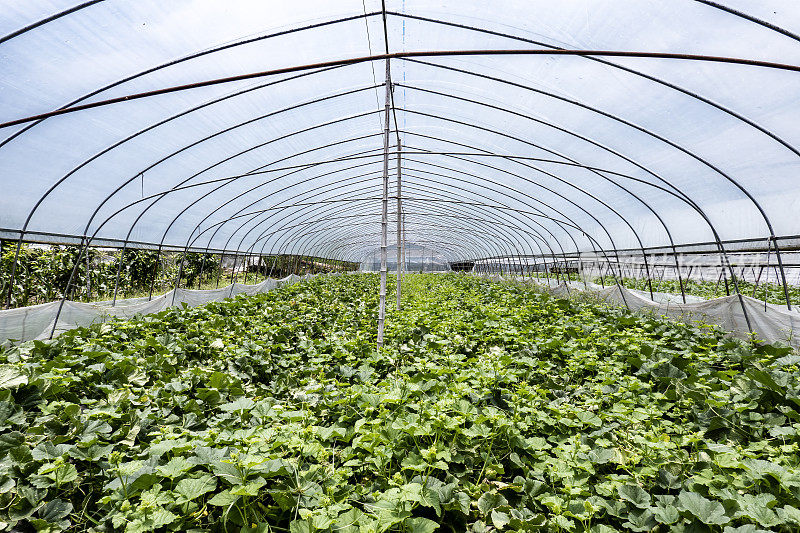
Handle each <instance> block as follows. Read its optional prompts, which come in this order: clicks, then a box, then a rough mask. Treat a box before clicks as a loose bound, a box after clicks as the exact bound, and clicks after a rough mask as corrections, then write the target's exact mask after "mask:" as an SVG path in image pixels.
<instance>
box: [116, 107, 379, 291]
mask: <svg viewBox="0 0 800 533" xmlns="http://www.w3.org/2000/svg"><path fill="white" fill-rule="evenodd" d="M374 113H376V111H370V112H367V113H361V114H358V115H351V116H347V117H344V118H342V119H337V120H334V121H329V122H324V123H321V124H317V125H315V126H312V127H310V128H305V129H303V130H299V131H297V132H293V133H290V134H286V135H282V136H280V137H276V138H273V139H270V140H269V141H266V142H264V143H259V144H258V145H256V146H254V147H250V148H247V149H246V150H243V151H240V152H238V153H237V154H234V155H232V156H230V157H228V158H225V159H223V160H220V161H218V162H216V163H214V164H212V165H210V166H207V167H205V168H204V169H203V170H201V171H199V172H195V173H194V174H192V175H191V176H190V177H188V178H186V179H184V180H183V181H181V182H179V183H178V184H177V185H175V186H173V188H175V187H180V186H181V185H183V184H185V183H188V182H189V181H191V180H192V179H194V178H196V177H197V176H199V175H200V174H203V173H204V172H207V171H208V170H210V169H212V168H214V167H216V166H218V165H220V164H222V163H224V162H227V161H230V160H232V159H233V158H235V157H238V156H239V155H242V154H245V153H248V152H250V151H253V150H255V149H258V148H262V147H264V146H266V145H268V144H271V143H272V142H277V141H280V140H284V139H286V138H289V137H292V136H293V135H296V134H297V133H305V132H307V131H312V130H314V129H316V128H318V127H324V126H330V125H334V124H338V123H341V122H345V121H347V120H352V119H355V118H363V117H365V116H369V115H370V114H374ZM375 135H377V134H370V135H363V136H361V137H354V138H351V139H349V140H348V142H349V141H352V140H361V139H366V138H369V137H373V136H375ZM340 142H341V141H340ZM336 144H339V142H336V143H331V144H328V145H324V146H322V147H318V148H315V149H322V148H327V147H330V146H334V145H336ZM315 149H314V150H315ZM309 151H313V150H308V151H306V152H301V153H300V154H305V153H307V152H309ZM300 154H292V155H291V156H286V157H284V158H282V159H278V160H276V162H277V161H282V160H286V159H289V158H291V157H295V156H297V155H300ZM270 164H271V163H270ZM266 166H269V165H263V166H262V167H259V169H263V168H264V167H266ZM301 170H302V169H301ZM298 172H299V170H298ZM289 174H292V173H291V172H290V173H289ZM289 174H286V175H289ZM246 175H247V174H245V176H246ZM286 175H284V177H285V176H286ZM271 181H272V180H270V181H268V182H266V183H269V182H271ZM229 183H231V182H222V183H221V184H220V185H219V186H217V188H215V189H214V190H212V191H210V192H209V193H207V194H206V195H204V196H203V197H201V198H198V199H197V200H195V201H194V202H191V203H190V204H188V205H187V206H186V207H185V208H184V209H183V210H182V211H180V212H179V214H178V215H177V216H176V217H175V218H173V220H172V221H171V222H170V224H169V225H168V226H167V229H166V230H165V231H164V234H163V235H162V239H161V242H160V243H159V250H160V249H161V247H162V246H163V243H164V240H165V239H166V235H167V233H168V232H169V230H170V228H171V227H172V225H173V224H174V223H175V221H176V220H177V219H178V217H179V216H180V215H181V214H182V213H184V212H186V211H187V210H188V209H189V208H191V207H192V206H193V205H195V204H196V203H198V202H200V201H202V200H204V199H205V198H206V197H207V196H208V195H210V194H213V193H214V192H216V191H217V190H219V189H221V188H222V187H224V186H225V185H227V184H229ZM262 185H263V184H262ZM255 188H257V187H254V188H251V189H249V190H248V191H247V192H250V191H252V190H254V189H255ZM164 197H165V196H158V197H157V198H155V199H153V202H151V203H150V205H148V206H146V207H145V209H143V210H142V211H141V212H140V213H139V214H138V215H137V217H136V219H135V220H134V221H133V223H132V224H131V227H130V229H128V233H127V235H126V236H125V241H124V242H125V244H123V249H124V248H125V246H126V245H127V242H128V240H129V239H130V236H131V234H132V233H133V230H134V228H135V226H136V225H137V224H138V223H139V221H140V220H141V218H142V217H143V216H144V215H145V213H147V212H148V211H149V210H150V209H151V208H152V207H154V206H155V204H156V203H157V202H158V201H160V200H161V199H162V198H164ZM117 275H119V269H118V272H117ZM151 293H152V291H151ZM151 295H152V294H151ZM114 300H115V301H116V296H115V298H114Z"/></svg>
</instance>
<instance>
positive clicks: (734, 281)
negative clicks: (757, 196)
mask: <svg viewBox="0 0 800 533" xmlns="http://www.w3.org/2000/svg"><path fill="white" fill-rule="evenodd" d="M743 192H746V191H743ZM734 283H736V280H735V278H734ZM737 292H738V289H737ZM787 303H788V301H787Z"/></svg>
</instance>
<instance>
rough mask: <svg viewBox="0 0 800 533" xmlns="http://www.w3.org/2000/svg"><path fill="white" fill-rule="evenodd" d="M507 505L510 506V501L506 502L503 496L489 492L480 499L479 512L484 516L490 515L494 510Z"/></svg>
mask: <svg viewBox="0 0 800 533" xmlns="http://www.w3.org/2000/svg"><path fill="white" fill-rule="evenodd" d="M505 505H508V500H506V499H505V498H504V497H503V495H502V494H497V493H493V492H487V493H484V494H483V495H482V496H481V497H480V498H478V510H479V511H480V512H481V514H483V515H488V514H489V511H491V510H492V509H496V508H498V507H503V506H505Z"/></svg>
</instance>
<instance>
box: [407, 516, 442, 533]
mask: <svg viewBox="0 0 800 533" xmlns="http://www.w3.org/2000/svg"><path fill="white" fill-rule="evenodd" d="M403 526H404V529H405V531H408V532H409V533H431V532H433V531H436V530H437V529H439V524H437V523H436V522H434V521H433V520H429V519H427V518H421V517H418V518H406V519H405V521H404V522H403Z"/></svg>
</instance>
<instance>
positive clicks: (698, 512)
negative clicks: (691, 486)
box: [678, 491, 730, 525]
mask: <svg viewBox="0 0 800 533" xmlns="http://www.w3.org/2000/svg"><path fill="white" fill-rule="evenodd" d="M678 503H679V504H680V506H681V508H682V509H683V510H685V511H688V512H690V513H691V514H693V515H694V516H696V517H697V518H699V519H700V521H701V522H703V523H704V524H708V525H724V524H727V523H728V522H730V518H728V517H727V516H725V508H724V507H723V506H722V504H721V503H719V502H715V501H711V500H709V499H707V498H705V497H703V496H702V495H700V494H698V493H696V492H687V491H681V492H680V494H678Z"/></svg>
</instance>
